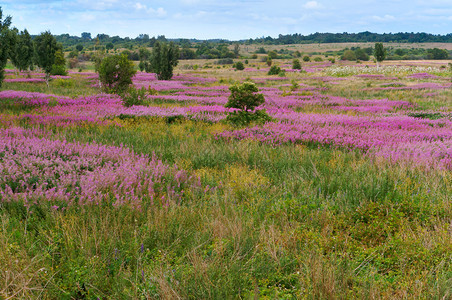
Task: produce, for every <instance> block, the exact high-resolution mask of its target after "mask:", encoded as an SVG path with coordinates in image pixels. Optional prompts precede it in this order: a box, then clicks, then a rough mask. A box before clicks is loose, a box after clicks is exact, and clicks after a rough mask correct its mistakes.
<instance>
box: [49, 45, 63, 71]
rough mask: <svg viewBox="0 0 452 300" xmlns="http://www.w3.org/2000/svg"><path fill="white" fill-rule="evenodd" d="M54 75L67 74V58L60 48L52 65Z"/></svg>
mask: <svg viewBox="0 0 452 300" xmlns="http://www.w3.org/2000/svg"><path fill="white" fill-rule="evenodd" d="M50 74H52V75H67V70H66V59H65V58H64V54H63V51H61V50H58V51H57V52H55V63H54V64H53V65H52V70H51V71H50Z"/></svg>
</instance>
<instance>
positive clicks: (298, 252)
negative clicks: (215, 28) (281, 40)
mask: <svg viewBox="0 0 452 300" xmlns="http://www.w3.org/2000/svg"><path fill="white" fill-rule="evenodd" d="M250 51H251V50H250ZM273 63H274V64H277V65H278V66H280V67H281V68H282V69H284V70H285V73H284V74H280V76H279V75H275V76H270V75H267V72H268V70H269V67H268V66H267V65H266V64H264V63H262V62H260V61H259V60H257V59H255V60H253V59H250V60H249V63H248V64H246V65H245V69H244V70H243V71H237V70H235V69H233V68H232V67H231V66H225V65H215V64H213V63H212V62H211V61H201V60H198V61H191V62H184V61H180V62H179V66H178V67H177V68H176V70H175V76H174V77H173V78H172V79H171V80H169V81H163V80H161V81H158V80H157V79H156V76H155V74H150V73H142V72H138V73H137V74H136V76H135V77H134V79H133V83H134V85H135V86H136V87H137V88H141V87H144V88H146V89H148V90H149V91H151V92H152V95H151V96H149V97H147V99H146V101H145V103H143V105H139V106H132V107H125V106H123V105H122V101H121V98H120V97H119V96H117V95H112V94H104V93H102V92H101V91H100V89H99V86H98V77H97V74H96V73H93V72H91V71H85V72H78V71H77V70H72V71H70V72H69V75H68V76H56V77H54V78H53V79H52V80H51V82H50V86H49V87H47V85H46V83H45V82H44V79H43V76H44V74H42V73H39V72H36V71H35V72H34V73H32V74H18V73H17V72H15V71H14V70H12V69H10V70H7V74H6V75H7V76H6V80H5V81H4V83H3V86H2V88H1V90H0V137H1V138H0V279H1V280H0V299H160V298H163V299H258V298H260V299H451V298H452V223H451V220H452V67H451V66H450V64H449V65H448V62H447V61H442V62H438V61H435V62H431V61H418V62H406V61H405V62H396V61H392V62H386V63H384V64H383V65H382V66H380V67H379V68H377V67H376V66H375V64H374V63H372V62H367V63H355V62H342V61H340V62H337V63H335V64H333V63H331V62H329V61H323V62H303V63H302V70H301V71H300V70H294V69H292V66H291V62H290V61H288V60H274V61H273ZM195 64H196V65H197V68H193V65H195ZM243 81H252V82H254V83H256V85H257V86H258V87H259V93H261V94H263V95H264V97H265V100H266V102H265V103H264V104H263V105H262V106H261V107H259V109H265V110H266V111H267V113H268V114H269V115H270V116H271V118H272V121H270V122H267V123H265V124H251V125H249V126H234V125H232V124H230V123H228V122H226V117H227V115H228V113H229V112H231V111H232V109H228V108H225V107H224V105H225V104H226V102H227V101H228V97H229V94H230V92H229V89H228V88H229V86H230V85H232V84H235V83H239V82H243Z"/></svg>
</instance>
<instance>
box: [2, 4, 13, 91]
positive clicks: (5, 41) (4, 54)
mask: <svg viewBox="0 0 452 300" xmlns="http://www.w3.org/2000/svg"><path fill="white" fill-rule="evenodd" d="M2 18H3V11H2V8H1V6H0V45H1V47H0V87H1V86H2V83H3V79H4V77H5V67H6V63H7V62H8V56H9V51H10V49H9V47H7V46H5V45H9V42H8V34H9V26H10V25H11V17H10V16H7V17H6V18H5V19H2Z"/></svg>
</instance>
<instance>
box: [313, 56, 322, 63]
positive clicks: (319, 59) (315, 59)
mask: <svg viewBox="0 0 452 300" xmlns="http://www.w3.org/2000/svg"><path fill="white" fill-rule="evenodd" d="M314 61H317V62H320V61H323V59H322V58H321V57H320V56H317V57H315V58H314Z"/></svg>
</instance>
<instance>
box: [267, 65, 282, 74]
mask: <svg viewBox="0 0 452 300" xmlns="http://www.w3.org/2000/svg"><path fill="white" fill-rule="evenodd" d="M279 73H281V68H280V67H278V66H271V68H270V70H268V73H267V74H268V75H278V74H279Z"/></svg>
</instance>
